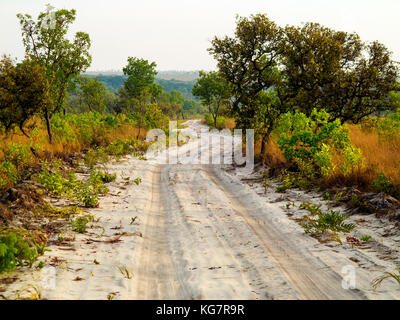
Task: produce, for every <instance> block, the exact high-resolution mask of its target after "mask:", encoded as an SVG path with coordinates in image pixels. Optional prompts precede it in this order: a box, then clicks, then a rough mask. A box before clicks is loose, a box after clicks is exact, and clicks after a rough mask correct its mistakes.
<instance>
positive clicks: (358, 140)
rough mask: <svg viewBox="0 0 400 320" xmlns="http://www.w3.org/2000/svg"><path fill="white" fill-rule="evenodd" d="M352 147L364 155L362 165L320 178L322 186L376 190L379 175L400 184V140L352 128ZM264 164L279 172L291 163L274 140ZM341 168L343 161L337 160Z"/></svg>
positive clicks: (257, 152)
mask: <svg viewBox="0 0 400 320" xmlns="http://www.w3.org/2000/svg"><path fill="white" fill-rule="evenodd" d="M349 128H350V138H351V142H352V144H353V145H354V146H355V147H357V148H360V149H361V150H362V153H363V158H364V161H363V165H362V166H360V167H358V168H356V169H354V170H353V172H351V173H350V174H348V175H346V176H344V175H343V173H342V172H341V170H340V169H338V170H337V171H336V173H335V174H334V175H332V176H331V177H329V178H321V180H320V181H319V182H320V184H321V185H322V186H324V187H329V186H347V187H350V186H356V187H357V188H359V189H360V190H363V191H367V190H369V191H370V190H373V187H372V181H373V180H374V179H376V177H377V176H378V174H379V173H384V174H385V176H386V177H389V178H391V179H392V181H393V183H394V184H400V140H397V139H393V138H390V139H388V138H384V137H382V136H380V135H378V133H377V132H376V131H373V130H362V129H361V127H360V126H358V125H349ZM260 152H261V141H260V140H259V141H256V143H255V150H254V154H255V159H256V161H260V160H261V159H262V157H261V154H260ZM264 161H265V164H266V165H268V166H269V167H271V168H273V169H276V170H279V169H281V168H284V167H287V166H288V163H287V162H286V160H285V158H284V157H283V155H282V152H281V150H280V149H279V146H278V144H277V143H276V140H275V139H274V138H271V139H270V141H269V143H268V146H267V149H266V152H265V154H264ZM334 161H335V162H336V164H337V165H338V166H339V165H340V161H341V160H340V158H339V157H337V158H336V159H334Z"/></svg>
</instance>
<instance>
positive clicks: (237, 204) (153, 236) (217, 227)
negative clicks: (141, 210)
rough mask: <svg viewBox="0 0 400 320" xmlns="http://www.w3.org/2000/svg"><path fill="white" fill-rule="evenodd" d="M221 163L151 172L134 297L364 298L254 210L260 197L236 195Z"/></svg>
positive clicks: (160, 168)
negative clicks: (248, 198)
mask: <svg viewBox="0 0 400 320" xmlns="http://www.w3.org/2000/svg"><path fill="white" fill-rule="evenodd" d="M220 171H221V169H220V168H218V167H217V166H206V165H166V166H160V167H159V170H157V171H156V172H155V173H154V175H153V183H154V188H153V192H152V201H151V209H150V211H149V213H150V214H149V215H148V217H147V221H146V229H145V234H146V237H145V241H144V244H143V247H142V250H141V255H140V262H139V263H138V264H139V269H138V272H137V278H138V279H139V280H138V281H139V285H138V287H137V291H136V294H137V295H136V296H135V298H138V299H160V298H163V299H167V298H176V299H282V298H283V299H363V298H364V299H365V298H366V297H365V295H364V294H363V293H362V292H360V291H358V290H345V289H343V288H342V285H341V283H342V277H341V276H340V275H338V274H337V273H336V272H335V271H333V270H332V269H331V268H329V267H328V266H327V265H325V264H324V263H323V262H322V261H321V260H319V259H318V258H317V257H315V256H314V255H312V254H311V253H310V252H308V251H307V250H304V249H305V248H304V247H301V248H298V246H299V245H300V246H301V245H302V242H300V243H299V242H297V241H296V238H294V239H293V238H290V237H288V236H287V234H285V233H282V232H280V231H279V229H278V228H277V226H276V225H274V223H273V222H272V221H268V218H265V219H263V218H260V216H262V214H260V212H259V211H260V208H258V207H257V205H258V204H257V203H254V202H253V203H252V202H248V201H247V199H246V198H243V199H240V194H237V190H234V189H232V188H231V185H230V184H229V183H226V182H225V181H224V180H223V179H221V178H220V175H221V174H222V175H223V172H220ZM155 198H157V199H155ZM257 211H258V214H254V213H253V212H257ZM262 211H263V210H262ZM270 213H271V212H270ZM146 239H148V240H146Z"/></svg>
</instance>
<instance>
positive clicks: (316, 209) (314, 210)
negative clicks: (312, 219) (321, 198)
mask: <svg viewBox="0 0 400 320" xmlns="http://www.w3.org/2000/svg"><path fill="white" fill-rule="evenodd" d="M321 206H322V205H321V204H313V203H311V202H308V201H303V203H302V204H301V205H300V207H299V208H300V209H304V210H307V211H308V212H309V213H310V214H311V215H312V216H315V215H318V214H319V213H321V212H322V211H321Z"/></svg>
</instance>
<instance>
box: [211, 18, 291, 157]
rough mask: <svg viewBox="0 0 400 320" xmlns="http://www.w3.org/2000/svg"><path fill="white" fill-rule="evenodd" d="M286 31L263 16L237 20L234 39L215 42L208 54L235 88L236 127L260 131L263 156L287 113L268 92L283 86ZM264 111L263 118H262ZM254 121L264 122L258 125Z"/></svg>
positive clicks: (227, 38) (229, 38)
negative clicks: (281, 60)
mask: <svg viewBox="0 0 400 320" xmlns="http://www.w3.org/2000/svg"><path fill="white" fill-rule="evenodd" d="M282 39H283V30H282V29H281V28H280V27H279V26H277V25H276V24H275V23H274V22H272V21H271V20H269V19H268V18H267V16H265V15H263V14H256V15H251V16H250V17H249V18H246V17H238V18H237V22H236V30H235V34H234V36H233V37H228V36H226V37H224V38H218V37H216V38H214V40H212V46H211V48H210V49H208V50H209V52H210V53H211V54H212V55H213V56H214V58H215V59H216V60H217V63H218V64H217V65H218V69H219V72H220V74H221V75H222V76H223V77H224V78H225V79H226V80H227V81H228V82H229V83H230V84H231V87H232V95H233V101H232V114H233V115H234V116H235V120H236V123H237V125H245V126H246V128H254V129H257V130H256V133H257V134H258V135H261V136H262V153H264V150H265V147H266V144H267V142H268V138H269V136H270V133H271V131H272V129H273V126H274V123H275V121H276V119H277V118H278V117H279V115H280V114H281V113H282V112H285V111H286V108H285V106H284V105H283V104H281V103H280V102H279V100H278V99H275V101H276V104H275V103H274V104H271V103H270V99H266V95H265V92H268V91H270V90H271V89H273V88H274V87H276V86H278V84H279V83H281V81H282V79H281V74H280V73H279V71H278V66H279V60H280V56H281V54H282V52H283V47H282ZM264 111H265V113H264V114H262V113H263V112H264ZM254 119H263V122H261V123H258V124H257V125H255V123H254V121H253V120H254Z"/></svg>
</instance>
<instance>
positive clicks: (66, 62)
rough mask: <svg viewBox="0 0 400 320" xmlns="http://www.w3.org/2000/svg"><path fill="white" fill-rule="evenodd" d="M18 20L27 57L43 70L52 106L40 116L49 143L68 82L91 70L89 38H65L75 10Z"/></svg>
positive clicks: (21, 15) (62, 104)
mask: <svg viewBox="0 0 400 320" xmlns="http://www.w3.org/2000/svg"><path fill="white" fill-rule="evenodd" d="M17 17H18V19H19V22H20V25H21V28H22V40H23V44H24V46H25V52H26V54H27V55H28V56H29V57H31V58H34V59H35V60H36V61H38V62H39V63H40V64H41V65H42V66H43V67H44V68H45V69H46V76H47V79H48V81H49V84H50V96H51V103H50V104H49V105H48V106H46V107H45V108H44V110H43V115H44V118H45V121H46V125H47V131H48V135H49V140H50V142H52V140H53V135H52V131H51V125H50V119H51V117H52V115H53V114H54V113H56V112H60V111H62V110H63V109H64V102H65V97H66V94H67V88H68V86H69V85H70V82H71V81H72V80H73V79H74V77H76V76H78V75H79V74H80V73H81V72H84V71H85V70H86V69H87V68H88V67H89V66H90V63H91V56H90V54H89V48H90V38H89V35H88V34H87V33H85V32H77V33H76V34H75V37H74V38H73V40H72V41H70V40H69V39H68V38H67V33H68V29H69V27H70V26H71V24H72V23H73V22H74V20H75V18H76V11H75V10H74V9H72V10H65V9H62V10H57V11H55V12H54V14H51V12H49V11H45V12H41V13H40V14H39V16H38V17H37V20H36V21H34V20H33V19H32V17H31V16H30V15H29V14H25V15H23V14H18V15H17ZM49 19H50V20H52V21H49Z"/></svg>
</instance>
